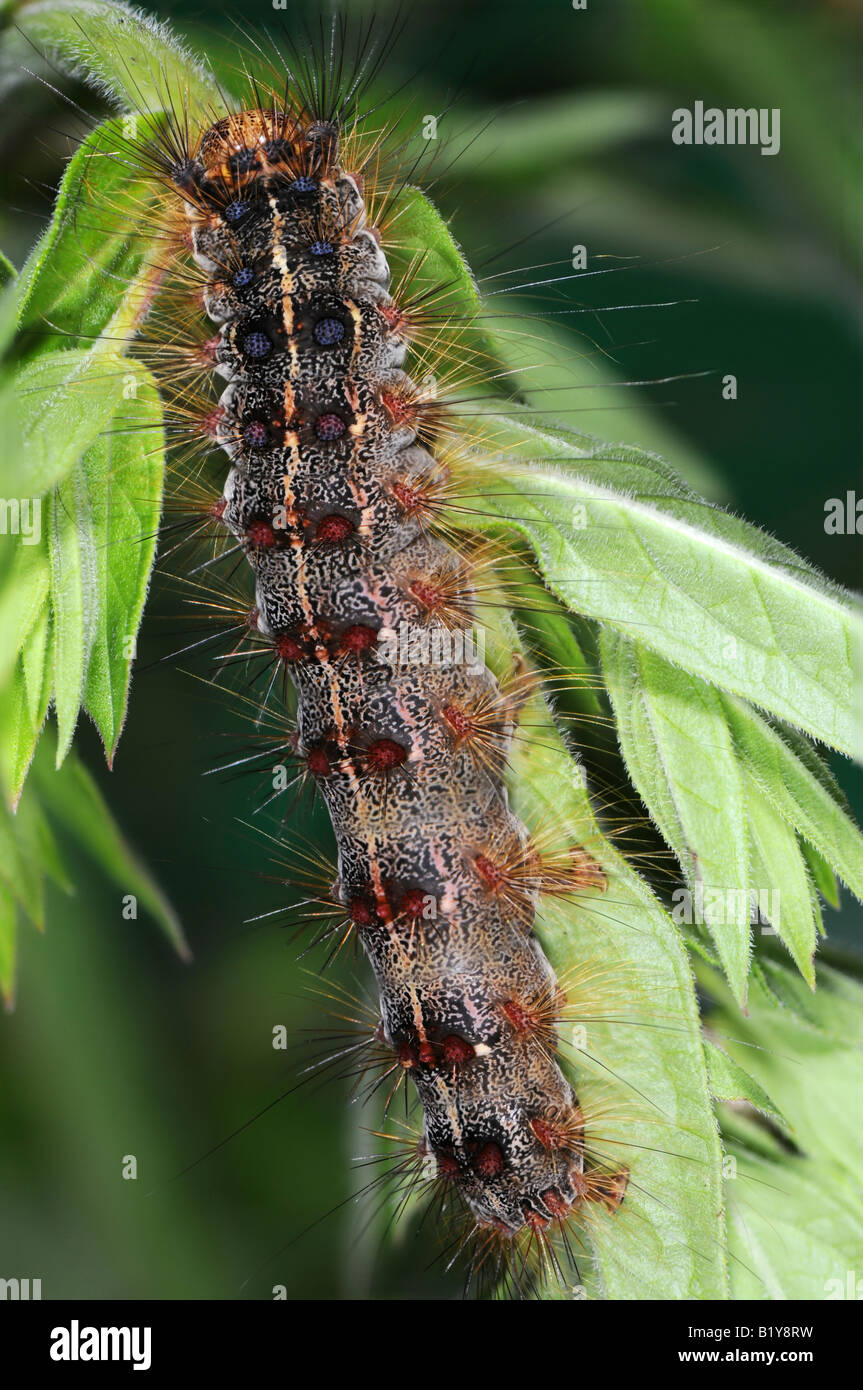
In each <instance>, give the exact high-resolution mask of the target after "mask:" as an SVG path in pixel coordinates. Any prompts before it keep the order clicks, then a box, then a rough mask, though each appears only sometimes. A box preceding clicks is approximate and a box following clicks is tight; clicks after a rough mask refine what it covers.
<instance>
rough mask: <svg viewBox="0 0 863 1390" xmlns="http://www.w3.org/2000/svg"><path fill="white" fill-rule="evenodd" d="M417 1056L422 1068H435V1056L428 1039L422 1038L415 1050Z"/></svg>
mask: <svg viewBox="0 0 863 1390" xmlns="http://www.w3.org/2000/svg"><path fill="white" fill-rule="evenodd" d="M417 1055H418V1056H419V1059H420V1061H421V1062H422V1064H423V1066H424V1067H435V1066H437V1056H436V1054H435V1050H434V1046H433V1045H432V1043H430V1042H429V1040H428V1038H423V1040H422V1042H421V1043H420V1045H419V1047H418V1049H417Z"/></svg>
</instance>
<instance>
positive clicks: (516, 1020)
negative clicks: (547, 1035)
mask: <svg viewBox="0 0 863 1390" xmlns="http://www.w3.org/2000/svg"><path fill="white" fill-rule="evenodd" d="M500 1008H501V1013H503V1014H504V1015H505V1016H506V1018H507V1019H508V1020H509V1022H510V1023H511V1024H512V1026H513V1028H514V1029H515V1031H516V1032H517V1033H533V1032H535V1030H536V1029H537V1028H538V1027H539V1026H540V1019H539V1018H538V1016H537V1014H536V1013H535V1012H534V1011H533V1010H532V1009H528V1008H526V1007H525V1006H524V1004H520V1003H519V1002H518V1000H517V999H507V1000H506V1001H505V1002H504V1003H503V1004H501V1006H500ZM531 1123H532V1122H531ZM534 1133H536V1131H534ZM537 1138H539V1135H537ZM541 1142H542V1140H540V1143H541Z"/></svg>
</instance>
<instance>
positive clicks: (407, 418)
mask: <svg viewBox="0 0 863 1390" xmlns="http://www.w3.org/2000/svg"><path fill="white" fill-rule="evenodd" d="M378 400H379V401H380V403H381V405H382V406H383V408H384V410H385V411H386V412H387V414H388V415H389V417H390V420H391V421H392V423H393V424H394V425H412V423H413V421H414V420H415V419H416V417H417V413H418V407H417V403H416V401H415V400H413V398H412V397H410V396H407V395H404V394H403V393H401V392H397V391H381V392H380V393H379V395H378Z"/></svg>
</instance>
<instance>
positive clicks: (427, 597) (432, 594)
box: [408, 579, 446, 613]
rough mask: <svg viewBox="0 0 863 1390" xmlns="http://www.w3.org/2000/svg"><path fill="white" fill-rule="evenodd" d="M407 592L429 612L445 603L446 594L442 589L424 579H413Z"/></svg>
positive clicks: (434, 610)
mask: <svg viewBox="0 0 863 1390" xmlns="http://www.w3.org/2000/svg"><path fill="white" fill-rule="evenodd" d="M408 592H409V593H410V594H411V596H412V597H413V598H415V599H417V600H418V602H420V603H421V604H422V606H423V608H427V609H428V610H429V612H430V613H434V612H436V611H437V609H439V608H442V607H443V606H444V604H445V603H446V595H445V594H444V593H443V591H442V590H441V589H439V588H437V587H436V585H434V584H431V583H429V582H428V581H427V580H425V579H415V580H414V581H413V583H412V584H411V585H410V586H409V589H408Z"/></svg>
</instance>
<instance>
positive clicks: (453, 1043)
mask: <svg viewBox="0 0 863 1390" xmlns="http://www.w3.org/2000/svg"><path fill="white" fill-rule="evenodd" d="M440 1054H441V1057H442V1059H443V1061H444V1062H445V1063H446V1064H447V1066H450V1067H458V1066H463V1065H464V1063H465V1062H471V1061H473V1058H474V1057H475V1055H476V1054H475V1052H474V1050H473V1044H472V1043H469V1042H468V1041H467V1039H466V1038H462V1037H459V1035H458V1033H450V1034H448V1036H447V1037H445V1038H444V1040H443V1042H442V1043H441V1045H440Z"/></svg>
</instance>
